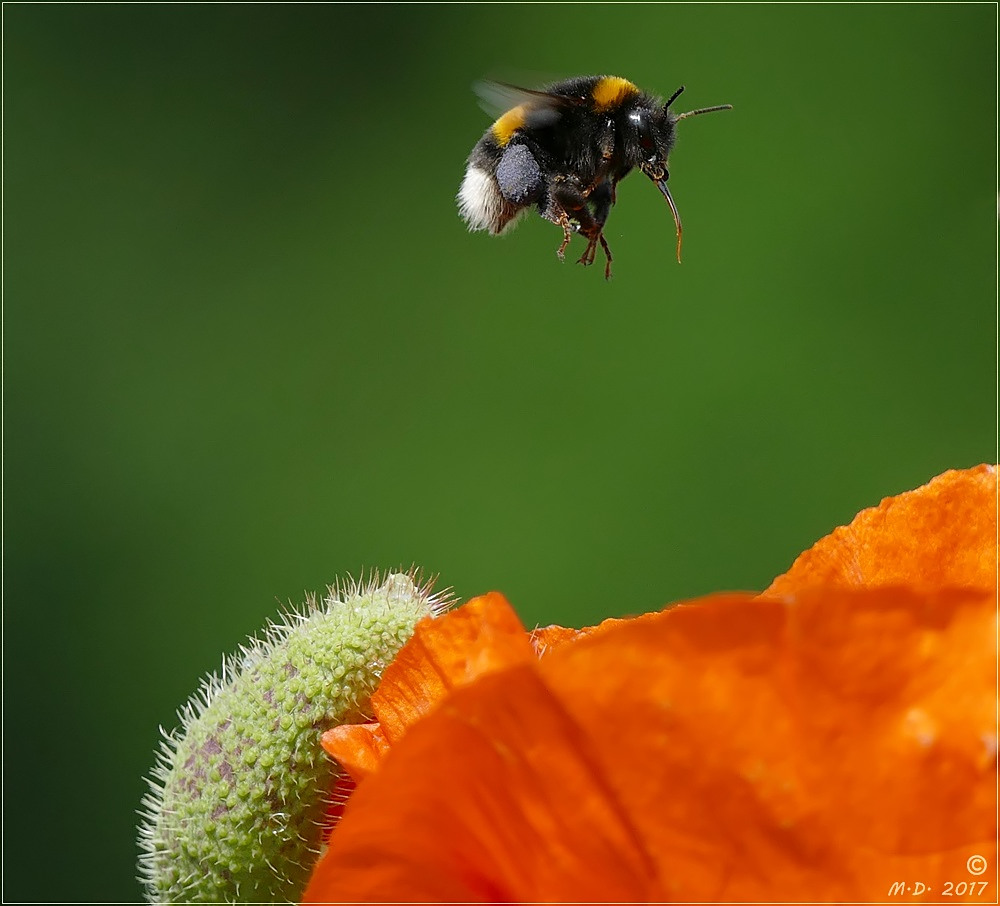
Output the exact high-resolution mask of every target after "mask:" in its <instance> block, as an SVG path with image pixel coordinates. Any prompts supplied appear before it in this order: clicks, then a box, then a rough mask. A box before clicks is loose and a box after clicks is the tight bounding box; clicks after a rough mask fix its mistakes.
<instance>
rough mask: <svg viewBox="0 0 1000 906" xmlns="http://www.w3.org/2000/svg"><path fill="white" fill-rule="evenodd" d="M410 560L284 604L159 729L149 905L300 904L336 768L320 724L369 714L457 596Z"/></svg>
mask: <svg viewBox="0 0 1000 906" xmlns="http://www.w3.org/2000/svg"><path fill="white" fill-rule="evenodd" d="M433 584H434V580H433V579H431V580H428V581H424V580H423V579H422V578H421V576H420V574H419V572H418V571H417V570H416V569H414V568H411V569H410V570H408V571H406V572H394V573H388V574H386V575H385V576H382V575H380V574H379V573H377V572H372V573H371V574H370V576H369V578H368V579H367V580H364V579H359V580H353V579H348V580H347V581H344V582H338V583H337V584H336V585H333V586H330V588H329V589H328V593H327V595H326V596H325V597H324V598H323V599H322V600H317V599H316V597H315V595H310V596H309V597H307V599H306V604H305V606H304V607H301V608H295V607H289V608H288V610H287V611H286V612H285V613H284V614H282V616H281V618H280V619H279V621H277V622H272V623H270V624H269V625H268V626H267V627H266V628H265V629H264V632H263V634H262V637H261V638H257V637H251V638H250V639H249V641H248V642H247V643H246V644H244V645H242V646H241V647H240V650H239V653H238V654H236V655H235V656H232V657H228V658H227V657H224V658H223V660H222V667H221V669H220V670H219V672H218V673H215V674H212V675H211V676H208V677H207V678H205V679H204V680H203V681H202V683H201V685H200V687H199V688H198V690H197V691H196V692H195V693H194V695H192V696H191V698H190V699H189V700H188V701H187V703H186V704H185V705H184V706H183V707H182V708H181V709H180V710H179V711H178V712H177V714H178V719H179V721H180V726H179V727H178V728H177V729H176V730H174V731H172V732H169V733H168V732H165V731H164V730H163V728H162V727H161V728H160V732H161V734H162V736H163V739H162V741H161V743H160V750H159V752H158V754H157V757H156V764H155V765H154V767H153V770H152V776H151V778H150V779H149V780H148V783H149V787H150V789H149V792H148V793H147V794H146V795H145V796H144V797H143V800H142V808H141V810H140V812H139V814H140V816H141V822H140V825H139V851H140V854H139V880H140V882H141V883H142V885H143V887H144V889H145V892H146V896H147V899H148V900H149V901H150V902H151V903H163V902H237V901H244V902H245V901H258V902H268V903H276V902H298V900H299V895H300V894H301V892H302V890H303V889H304V887H305V884H306V881H307V880H308V878H309V873H310V871H311V870H312V865H313V862H314V861H315V859H316V856H317V855H318V853H319V852H320V849H321V847H322V844H323V836H324V826H325V824H326V819H327V813H328V811H329V809H330V807H331V805H332V802H331V794H332V791H333V790H334V788H335V785H336V781H337V778H338V776H339V768H338V767H337V765H336V764H335V763H334V762H332V761H331V760H329V759H328V758H327V757H326V755H325V754H324V753H323V750H322V748H321V746H320V742H319V738H320V735H321V734H322V733H323V732H324V731H325V730H327V729H329V728H330V727H333V726H336V725H338V724H340V723H343V722H345V721H347V720H363V719H365V718H366V717H367V714H366V712H367V709H368V707H369V697H370V696H371V693H372V692H373V691H374V690H375V688H376V686H377V685H378V681H379V678H380V677H381V675H382V671H383V669H384V668H385V667H386V665H388V664H389V663H390V662H391V661H392V659H393V658H394V657H395V656H396V653H397V652H398V651H399V649H400V648H401V647H402V646H403V645H404V644H405V643H406V641H407V640H408V639H409V638H410V636H411V635H412V633H413V628H414V626H415V625H416V624H417V622H418V621H419V620H421V619H422V618H423V617H427V616H436V615H438V614H439V613H441V612H443V611H444V610H446V609H447V608H448V607H449V606H450V605H451V603H452V598H451V597H450V595H449V593H448V591H447V590H446V591H443V592H439V593H432V587H433Z"/></svg>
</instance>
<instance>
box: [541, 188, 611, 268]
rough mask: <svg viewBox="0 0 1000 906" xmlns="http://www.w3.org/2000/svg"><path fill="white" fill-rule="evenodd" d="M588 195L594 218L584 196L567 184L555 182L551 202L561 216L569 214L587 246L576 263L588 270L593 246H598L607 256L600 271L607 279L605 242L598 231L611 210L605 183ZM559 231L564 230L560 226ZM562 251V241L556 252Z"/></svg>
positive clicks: (609, 193) (606, 247) (595, 250)
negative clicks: (560, 209)
mask: <svg viewBox="0 0 1000 906" xmlns="http://www.w3.org/2000/svg"><path fill="white" fill-rule="evenodd" d="M590 194H591V196H592V197H591V199H590V200H591V203H592V204H593V205H594V210H595V213H596V214H597V217H595V216H594V214H592V213H591V212H590V209H589V208H588V207H587V202H588V198H587V196H586V195H585V194H584V193H583V192H581V191H580V190H579V188H577V187H576V186H574V185H573V184H572V183H570V182H567V181H562V182H558V183H556V184H555V185H554V186H553V189H552V195H553V200H554V201H555V203H556V204H557V205H558V206H559V207H561V208H562V210H563V212H564V213H565V214H567V215H569V217H571V218H572V219H573V220H575V221H576V222H577V223H578V224H579V226H578V227H577V229H578V230H579V232H580V234H581V235H582V236H584V237H585V238H586V240H587V247H586V248H585V249H584V250H583V254H582V255H581V256H580V259H579V262H578V263H580V264H582V265H584V267H589V266H590V265H591V264H593V263H594V258H595V257H596V256H597V244H598V243H600V244H601V248H602V249H604V254H605V256H607V257H608V264H607V267H605V269H604V276H605V277H610V276H611V259H610V253H609V252H608V243H607V241H606V240H605V239H604V235H603V233H602V230H603V229H604V222H605V221H606V220H607V219H608V213H609V212H610V211H611V190H610V187H609V186H608V184H607V183H606V182H605V183H601V184H600V185H599V186H598V187H597V188H596V189H595V190H594V191H593V192H592V193H590ZM598 218H600V219H598ZM563 229H564V230H565V227H563ZM565 248H566V242H565V241H564V242H563V244H562V246H561V247H560V252H562V251H564V250H565Z"/></svg>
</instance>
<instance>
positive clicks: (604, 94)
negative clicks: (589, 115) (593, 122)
mask: <svg viewBox="0 0 1000 906" xmlns="http://www.w3.org/2000/svg"><path fill="white" fill-rule="evenodd" d="M638 93H639V89H638V88H636V86H635V85H633V84H632V83H631V82H630V81H629V80H628V79H623V78H621V77H619V76H605V77H604V78H603V79H600V80H599V81H598V82H597V84H596V85H594V90H593V91H592V92H591V94H592V96H593V98H594V109H595V110H597V111H598V113H603V112H604V111H605V110H611V109H613V108H615V107H617V106H618V105H619V104H621V103H622V102H623V101H624V100H626V99H627V98H630V97H634V96H635V95H637V94H638Z"/></svg>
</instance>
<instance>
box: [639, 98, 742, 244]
mask: <svg viewBox="0 0 1000 906" xmlns="http://www.w3.org/2000/svg"><path fill="white" fill-rule="evenodd" d="M683 90H684V86H683V85H681V87H680V88H678V89H677V90H676V91H675V92H674V93H673V94H672V95H670V98H669V99H668V100H667V102H666V103H665V104H664V105H663V106H662V107H658V106H655V105H651V104H642V103H640V104H637V105H636V106H635V107H634V108H633V109H631V110H630V111H629V112H628V124H629V139H630V140H631V141H630V145H631V147H629V149H628V156H629V157H630V159H631V162H633V163H634V165H635V166H637V167H638V168H639V169H640V170H641V171H642V172H643V173H645V174H646V176H648V177H649V178H650V179H651V180H652V181H653V182H654V183H655V184H656V187H657V188H658V189H659V190H660V192H661V193H662V194H663V197H664V198H665V199H666V200H667V204H668V205H670V212H671V213H672V214H673V215H674V225H675V226H676V227H677V261H678V262H680V260H681V232H682V227H681V215H680V214H679V213H678V211H677V205H676V204H674V199H673V197H672V196H671V194H670V190H669V189H668V188H667V180H668V179H669V178H670V171H669V170H668V169H667V158H668V157H669V156H670V149H671V148H673V146H674V139H675V134H674V129H675V127H676V125H677V123H679V122H680V121H681V120H682V119H685V118H686V117H689V116H697V115H698V114H701V113H713V112H715V111H716V110H732V109H733V105H732V104H718V105H716V106H715V107H700V108H699V109H698V110H688V111H687V112H686V113H679V114H674V113H671V112H670V105H671V104H672V103H673V102H674V101H676V100H677V98H678V97H680V94H681V92H682V91H683Z"/></svg>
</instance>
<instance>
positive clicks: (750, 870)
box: [305, 588, 997, 902]
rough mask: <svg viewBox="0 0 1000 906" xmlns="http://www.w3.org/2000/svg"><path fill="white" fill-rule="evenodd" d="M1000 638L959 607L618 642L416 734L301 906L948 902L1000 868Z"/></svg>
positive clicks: (797, 619) (978, 600)
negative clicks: (357, 905) (999, 845)
mask: <svg viewBox="0 0 1000 906" xmlns="http://www.w3.org/2000/svg"><path fill="white" fill-rule="evenodd" d="M995 633H996V623H995V612H994V602H993V600H992V595H991V594H990V593H987V592H974V591H955V590H953V591H940V592H935V593H928V594H917V593H915V592H912V591H908V590H904V589H883V590H879V591H852V590H849V589H843V588H841V589H835V590H832V591H831V590H821V589H816V590H812V591H805V592H802V593H800V594H799V595H798V596H797V598H796V600H795V601H794V602H792V601H790V600H788V599H784V600H776V599H768V598H750V597H749V596H738V595H720V596H715V597H711V598H706V599H702V600H700V601H697V602H691V603H689V604H686V605H680V606H677V607H675V608H672V609H670V610H667V611H664V612H662V613H659V614H653V615H650V616H647V617H643V618H640V619H637V620H632V621H623V622H621V623H620V624H618V625H616V626H613V627H609V628H608V629H606V630H605V631H603V632H600V633H594V634H593V635H591V636H589V637H587V638H584V639H581V640H579V641H578V642H577V643H575V644H572V645H564V646H561V647H556V648H555V649H554V650H552V651H551V652H550V653H549V654H547V655H546V656H545V657H543V658H541V659H540V660H538V661H529V662H525V663H522V664H519V665H517V666H514V667H512V668H509V669H507V670H505V671H503V672H500V673H498V674H495V675H493V676H489V677H486V678H485V679H482V680H480V681H478V682H475V683H473V684H471V685H469V686H468V687H466V688H463V689H459V690H457V691H456V692H454V693H453V694H452V695H451V696H450V697H449V698H448V700H447V701H446V702H445V703H444V704H443V705H442V706H441V707H439V708H437V709H435V710H434V711H433V713H431V714H429V715H428V716H427V717H426V718H425V719H424V720H422V721H421V722H420V723H419V724H417V725H416V726H414V727H413V728H412V729H411V730H410V731H409V732H408V733H407V735H406V738H405V739H403V740H402V741H401V742H400V743H399V744H398V745H396V746H394V747H393V750H392V752H391V753H390V754H389V756H388V757H387V758H386V760H385V763H384V764H383V765H382V767H381V768H380V770H379V772H378V773H377V774H376V775H375V776H373V777H371V778H370V779H369V781H368V782H367V783H366V784H364V785H363V786H362V787H360V788H359V790H358V792H357V793H356V794H355V795H354V797H353V798H352V800H351V801H350V803H349V804H348V806H347V809H346V813H345V817H344V820H343V822H342V823H341V825H340V826H339V828H338V829H337V832H336V833H335V834H334V835H333V837H332V840H331V847H330V849H329V850H328V852H327V854H326V856H325V857H324V858H323V859H322V860H321V862H320V864H319V866H318V868H317V870H316V872H315V873H314V876H313V879H312V881H311V883H310V886H309V888H308V890H307V891H306V898H305V899H306V901H321V900H348V901H352V902H363V901H370V900H393V901H414V900H431V901H434V900H467V901H468V900H508V901H510V900H513V901H517V900H548V899H557V900H577V899H584V900H590V901H594V900H649V899H656V900H709V901H719V900H753V901H765V900H773V899H782V900H788V899H793V900H796V899H797V900H803V901H806V902H816V901H818V900H863V901H875V902H879V901H884V900H885V899H886V897H887V895H888V891H889V889H890V886H891V885H892V884H893V883H894V882H895V881H897V880H904V881H906V882H907V883H910V884H911V885H912V884H913V883H914V882H916V881H920V882H921V883H923V884H927V885H929V889H930V890H931V891H932V895H933V897H934V898H938V897H939V896H941V895H943V882H944V881H946V880H952V881H956V880H970V879H971V878H970V875H969V872H968V871H967V869H966V861H967V860H968V859H969V858H970V857H972V856H974V855H980V856H983V857H985V858H986V859H987V860H988V861H989V863H990V866H991V872H992V867H993V864H994V860H995V856H996V844H995V840H996V792H995V771H996V749H997V741H996V715H995V704H996V698H995V648H994V643H995V638H996V635H995ZM984 877H986V876H984ZM990 877H991V878H992V879H993V880H992V882H993V883H995V874H993V873H991V875H990ZM972 899H973V900H981V899H982V896H981V895H979V896H976V895H973V896H972Z"/></svg>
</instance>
